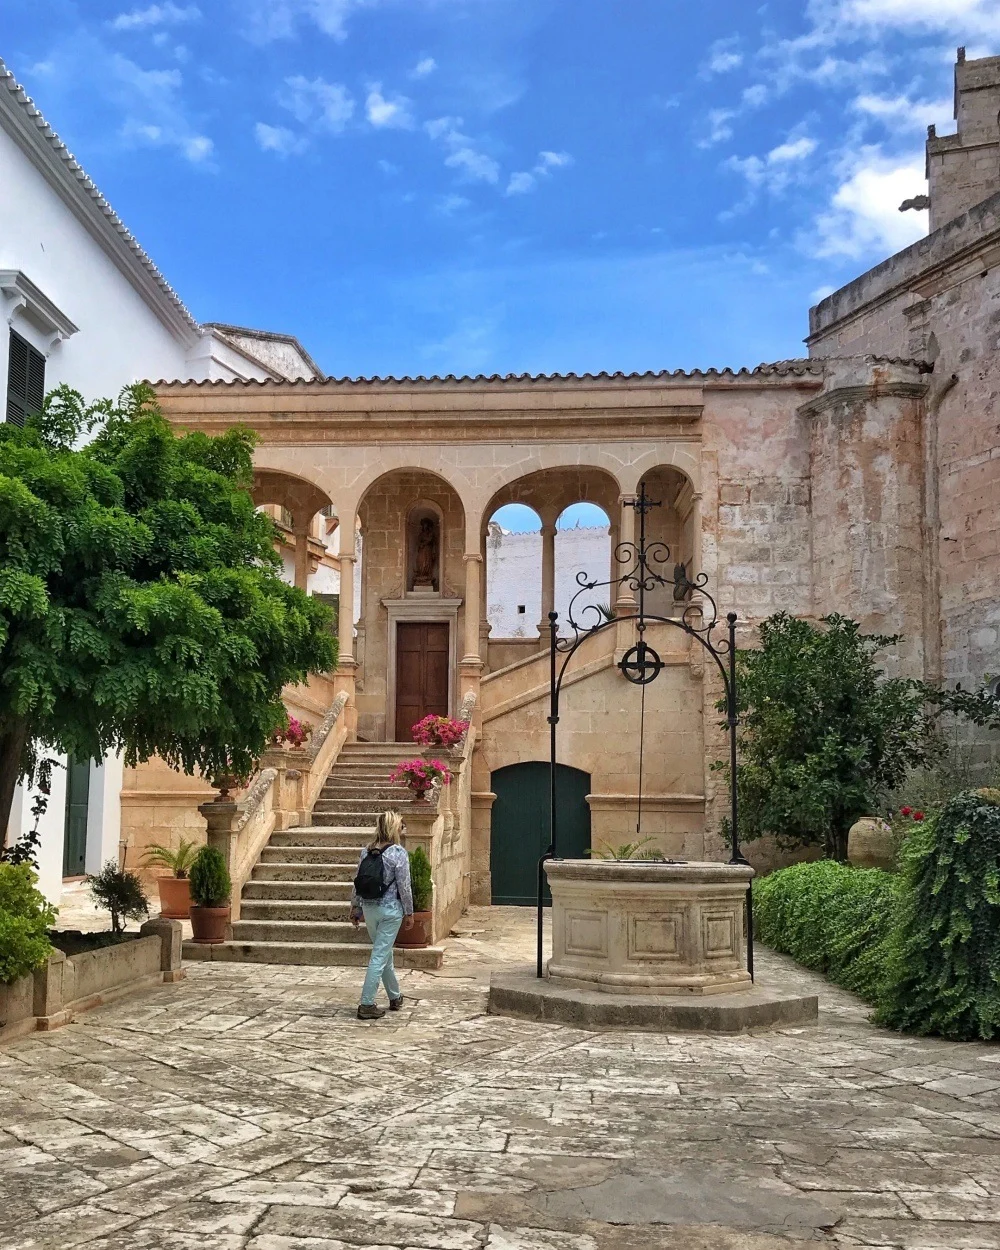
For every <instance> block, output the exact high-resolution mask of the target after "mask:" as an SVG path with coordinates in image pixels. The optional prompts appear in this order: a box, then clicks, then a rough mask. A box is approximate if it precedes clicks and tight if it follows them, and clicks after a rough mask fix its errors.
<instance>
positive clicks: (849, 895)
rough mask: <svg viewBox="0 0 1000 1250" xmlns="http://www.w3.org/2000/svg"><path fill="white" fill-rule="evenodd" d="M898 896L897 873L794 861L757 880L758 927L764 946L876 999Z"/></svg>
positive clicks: (854, 990)
mask: <svg viewBox="0 0 1000 1250" xmlns="http://www.w3.org/2000/svg"><path fill="white" fill-rule="evenodd" d="M899 895H900V880H899V877H898V876H897V874H895V873H891V872H883V871H882V870H881V869H879V868H852V867H850V866H849V865H847V864H841V863H837V862H835V861H834V860H818V861H817V862H815V863H811V864H795V865H793V866H792V867H791V868H782V869H779V871H778V872H773V873H771V874H770V875H769V876H767V877H764V878H762V879H761V880H760V881H759V882H755V884H754V888H753V906H754V928H755V931H756V933H757V936H758V937H759V938H760V940H761V941H762V942H764V943H765V944H766V945H768V946H770V947H772V948H773V949H774V950H776V951H781V952H782V953H783V954H786V955H791V956H792V958H793V959H796V960H798V962H799V963H801V964H804V965H805V967H807V968H813V969H815V970H816V971H817V972H822V973H824V974H825V975H826V976H827V977H829V978H830V980H831V981H834V982H836V984H837V985H842V986H843V987H844V989H848V990H851V991H853V993H855V994H857V995H858V996H859V997H861V998H863V999H865V1000H866V1001H867V1002H870V1003H873V1004H874V1003H875V1002H877V1001H878V999H879V997H880V995H881V992H882V988H883V982H884V978H885V971H886V943H887V940H888V938H889V934H890V932H891V930H892V927H893V924H894V922H895V919H896V915H897V912H898V908H899Z"/></svg>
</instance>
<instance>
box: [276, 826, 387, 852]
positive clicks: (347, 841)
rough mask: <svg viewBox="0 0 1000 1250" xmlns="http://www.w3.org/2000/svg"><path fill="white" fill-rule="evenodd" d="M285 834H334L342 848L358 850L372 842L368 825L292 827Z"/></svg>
mask: <svg viewBox="0 0 1000 1250" xmlns="http://www.w3.org/2000/svg"><path fill="white" fill-rule="evenodd" d="M283 832H285V833H336V834H337V835H338V836H339V838H340V841H341V845H342V846H356V847H358V849H359V850H360V848H361V847H363V846H366V845H367V844H368V843H369V842H370V841H371V840H372V831H371V827H370V826H369V825H337V824H329V825H319V824H317V825H293V826H292V827H291V828H290V829H285V830H284V831H283Z"/></svg>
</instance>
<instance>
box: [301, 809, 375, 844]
mask: <svg viewBox="0 0 1000 1250" xmlns="http://www.w3.org/2000/svg"><path fill="white" fill-rule="evenodd" d="M381 810H382V809H381V808H376V809H374V810H373V811H370V812H314V813H313V820H315V821H316V823H317V824H318V825H325V824H327V823H328V822H329V819H330V817H331V816H341V815H342V816H344V818H345V819H349V820H350V821H351V824H353V825H365V826H366V827H367V828H368V829H369V830H371V829H374V828H375V821H376V820H377V819H378V814H379V811H381ZM368 836H369V838H370V837H371V833H369V835H368Z"/></svg>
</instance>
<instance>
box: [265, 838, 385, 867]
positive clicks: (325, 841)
mask: <svg viewBox="0 0 1000 1250" xmlns="http://www.w3.org/2000/svg"><path fill="white" fill-rule="evenodd" d="M370 841H371V834H369V835H368V837H366V838H363V839H360V840H359V841H358V843H357V845H355V846H350V845H347V846H345V845H344V842H343V840H342V835H341V834H339V833H327V832H326V831H325V830H316V829H295V830H292V829H286V830H284V832H282V833H272V834H271V837H270V839H269V840H268V843H267V845H268V846H272V847H273V846H305V847H312V848H314V849H315V850H319V849H320V848H322V849H324V850H328V851H339V852H340V853H341V855H342V856H344V857H345V858H344V860H343V862H344V863H347V862H348V860H350V861H351V862H352V863H355V864H356V863H357V862H358V858H359V856H360V855H361V848H362V847H363V846H367V845H368V843H369V842H370Z"/></svg>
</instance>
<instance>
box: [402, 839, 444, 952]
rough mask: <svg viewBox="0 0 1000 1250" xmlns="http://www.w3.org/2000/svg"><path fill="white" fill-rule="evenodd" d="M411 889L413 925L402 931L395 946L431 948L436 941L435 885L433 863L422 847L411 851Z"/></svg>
mask: <svg viewBox="0 0 1000 1250" xmlns="http://www.w3.org/2000/svg"><path fill="white" fill-rule="evenodd" d="M410 889H411V890H412V891H413V924H412V925H411V926H410V928H409V929H408V930H407V931H406V932H405V933H404V932H403V930H402V929H400V931H399V934H398V935H397V937H396V943H395V944H396V945H397V946H404V947H412V946H430V944H431V942H432V941H433V940H434V911H433V908H432V900H433V897H434V885H433V882H432V881H431V861H430V860H429V859H428V858H427V852H426V851H425V850H424V848H423V847H422V846H416V847H414V848H413V850H412V851H410Z"/></svg>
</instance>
